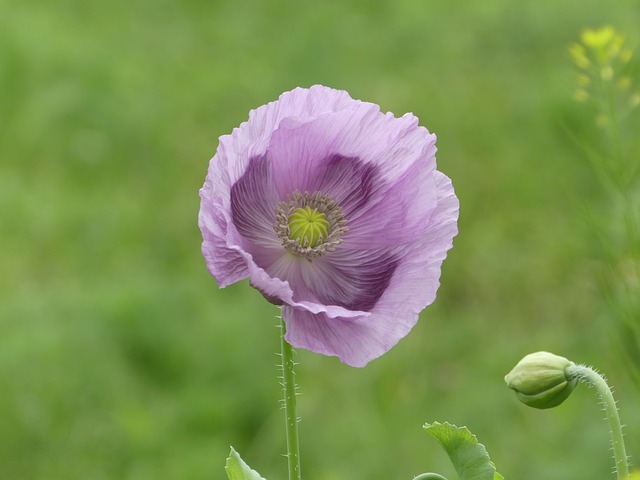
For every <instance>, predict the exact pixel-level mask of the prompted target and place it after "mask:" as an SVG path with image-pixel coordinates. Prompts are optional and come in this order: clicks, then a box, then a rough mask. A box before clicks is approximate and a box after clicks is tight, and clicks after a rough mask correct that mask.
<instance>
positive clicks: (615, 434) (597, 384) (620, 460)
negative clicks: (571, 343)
mask: <svg viewBox="0 0 640 480" xmlns="http://www.w3.org/2000/svg"><path fill="white" fill-rule="evenodd" d="M565 373H566V375H567V377H568V378H577V379H579V380H581V381H583V382H586V383H587V384H589V385H591V386H593V387H594V388H595V389H596V393H597V394H598V396H599V397H600V400H601V402H602V407H603V409H604V411H605V414H606V416H607V422H608V423H609V433H610V434H611V446H612V450H613V458H614V461H615V464H616V474H617V476H618V480H626V479H627V478H628V477H629V464H628V462H627V452H626V449H625V445H624V437H623V435H622V425H621V424H620V417H619V415H618V408H617V407H616V401H615V400H614V398H613V393H612V392H611V388H609V385H607V382H606V380H605V379H604V377H603V376H602V375H600V374H599V373H598V372H596V371H595V370H593V369H592V368H590V367H587V366H584V365H572V366H569V367H567V368H566V370H565Z"/></svg>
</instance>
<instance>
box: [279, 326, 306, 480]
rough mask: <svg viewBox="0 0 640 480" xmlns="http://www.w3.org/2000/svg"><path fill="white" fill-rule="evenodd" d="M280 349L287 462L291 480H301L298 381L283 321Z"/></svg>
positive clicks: (291, 349)
mask: <svg viewBox="0 0 640 480" xmlns="http://www.w3.org/2000/svg"><path fill="white" fill-rule="evenodd" d="M281 322H282V324H281V335H280V347H281V350H282V388H283V390H284V415H285V420H286V432H287V460H288V463H289V480H300V479H301V478H302V477H301V475H300V446H299V442H298V417H297V415H296V380H295V372H294V371H293V367H294V365H295V362H294V361H293V348H292V347H291V345H289V343H287V341H286V340H285V339H284V334H285V330H286V327H285V324H284V320H281Z"/></svg>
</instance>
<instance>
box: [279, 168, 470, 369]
mask: <svg viewBox="0 0 640 480" xmlns="http://www.w3.org/2000/svg"><path fill="white" fill-rule="evenodd" d="M435 180H436V188H437V192H438V206H437V207H436V209H435V210H434V212H433V214H432V216H431V228H430V229H429V231H428V232H426V234H425V236H424V237H423V238H422V240H421V241H420V242H418V243H416V244H415V245H412V246H410V247H407V248H410V250H408V251H407V252H405V256H404V257H403V258H402V260H401V261H400V262H399V263H398V265H397V268H396V269H395V270H394V272H393V275H392V276H391V279H390V281H389V284H388V286H387V288H386V289H385V291H384V293H383V294H382V295H381V297H380V299H379V300H378V302H377V303H376V304H375V306H374V307H373V309H372V310H371V312H370V316H369V317H368V318H366V319H364V318H362V317H357V316H356V317H353V318H350V319H346V318H341V317H336V318H329V317H327V316H326V315H323V314H314V313H313V312H310V311H306V310H304V309H301V308H296V307H291V306H284V307H283V318H284V320H285V321H286V323H287V337H286V338H287V341H288V342H289V343H291V344H292V345H293V346H294V347H297V348H306V349H308V350H311V351H313V352H316V353H321V354H324V355H333V356H337V357H339V358H340V360H341V361H342V362H344V363H346V364H348V365H351V366H355V367H362V366H364V365H366V364H367V363H368V362H369V361H371V360H373V359H374V358H377V357H379V356H380V355H382V354H384V353H385V352H387V351H388V350H389V349H391V348H392V347H393V346H394V345H395V344H396V343H398V341H400V339H402V338H403V337H404V336H406V335H407V333H409V331H410V330H411V329H412V328H413V326H414V325H415V324H416V322H417V321H418V316H419V313H420V311H422V310H423V309H424V308H425V307H426V306H427V305H429V304H431V303H432V302H433V301H434V299H435V295H436V291H437V289H438V287H439V284H440V283H439V278H440V272H441V265H442V262H443V260H444V258H445V257H446V254H447V251H448V250H449V249H450V248H451V246H452V243H453V242H452V239H453V237H454V236H455V235H456V233H457V224H456V222H457V218H458V210H459V202H458V199H457V198H456V196H455V194H454V191H453V187H452V185H451V181H450V180H449V179H448V178H447V177H446V176H445V175H443V174H441V173H440V172H436V174H435ZM346 267H352V265H350V266H349V265H345V268H346Z"/></svg>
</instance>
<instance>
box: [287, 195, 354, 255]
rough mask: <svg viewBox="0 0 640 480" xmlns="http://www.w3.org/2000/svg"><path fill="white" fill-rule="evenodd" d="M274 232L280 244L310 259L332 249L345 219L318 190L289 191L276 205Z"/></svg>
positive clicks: (332, 203) (338, 239)
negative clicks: (286, 196)
mask: <svg viewBox="0 0 640 480" xmlns="http://www.w3.org/2000/svg"><path fill="white" fill-rule="evenodd" d="M274 230H275V232H276V233H277V234H278V237H280V239H281V240H282V246H283V247H284V248H286V249H287V250H288V251H290V252H291V253H294V254H296V255H299V256H302V257H305V258H306V259H307V260H309V261H311V260H313V259H314V258H316V257H319V256H322V255H324V254H326V253H327V252H331V251H333V250H335V249H336V245H338V244H340V243H342V240H341V239H340V237H341V236H342V234H343V233H345V232H346V231H347V230H348V228H347V222H346V220H345V219H344V215H343V214H342V209H341V208H340V206H339V205H338V202H336V201H335V200H334V199H332V198H330V197H328V196H327V195H324V194H322V193H320V192H315V193H314V194H313V195H309V193H308V192H305V193H300V192H299V191H297V190H296V191H295V192H293V194H291V195H289V200H288V201H287V202H282V203H280V204H279V205H278V208H277V209H276V224H275V226H274Z"/></svg>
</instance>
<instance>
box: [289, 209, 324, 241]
mask: <svg viewBox="0 0 640 480" xmlns="http://www.w3.org/2000/svg"><path fill="white" fill-rule="evenodd" d="M328 232H329V222H327V216H326V215H325V214H324V213H320V212H318V210H317V209H315V208H314V209H312V208H311V207H309V206H308V205H307V206H306V207H304V208H296V209H295V210H294V211H293V213H292V214H291V215H289V238H290V239H291V240H298V241H299V242H300V244H301V245H308V246H310V247H311V248H314V247H316V246H317V245H318V243H319V242H322V240H323V239H325V238H326V237H327V234H328Z"/></svg>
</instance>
